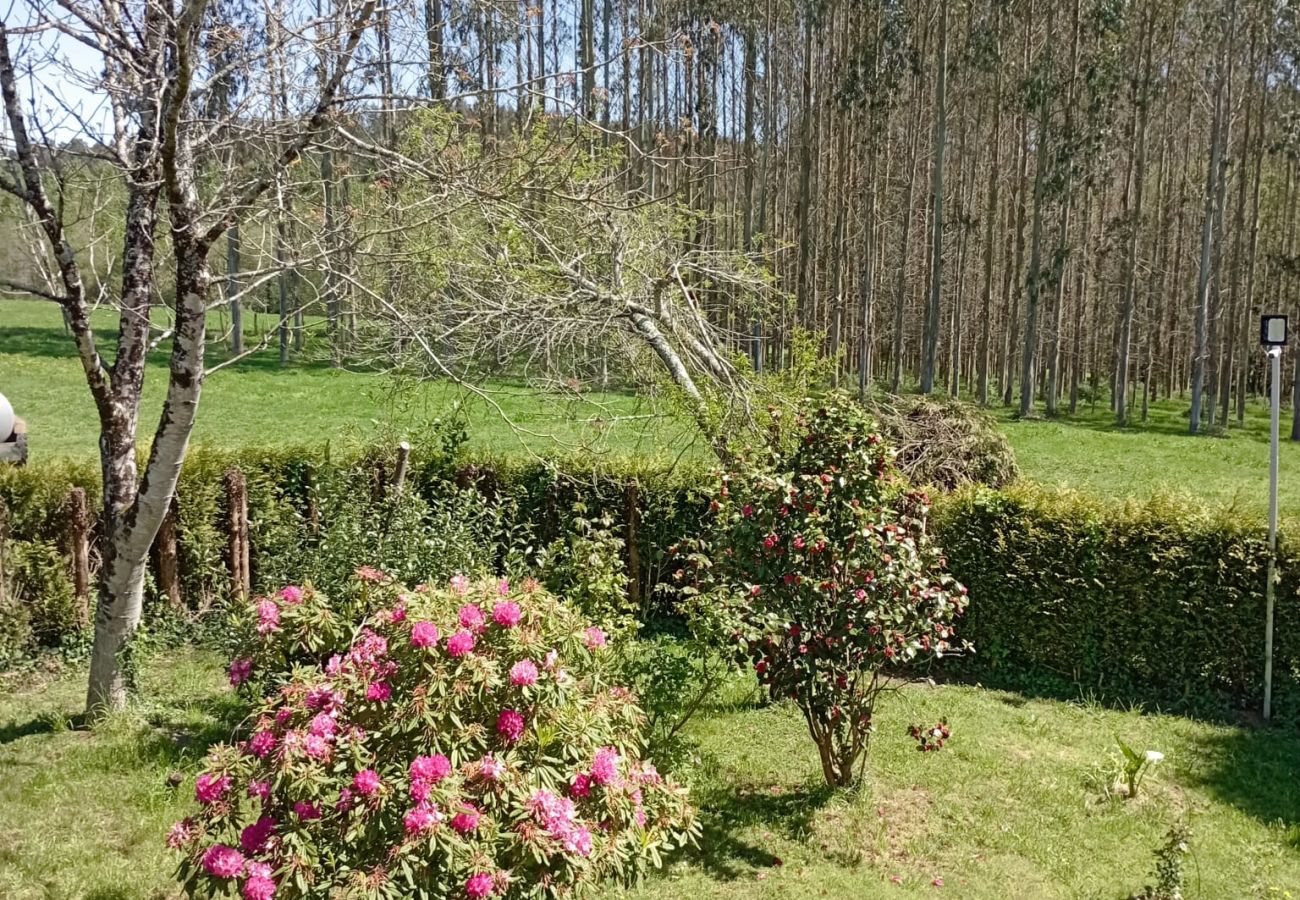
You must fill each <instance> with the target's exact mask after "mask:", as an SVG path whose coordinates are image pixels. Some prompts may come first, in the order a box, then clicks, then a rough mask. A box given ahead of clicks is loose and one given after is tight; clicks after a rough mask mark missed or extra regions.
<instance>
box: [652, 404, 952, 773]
mask: <svg viewBox="0 0 1300 900" xmlns="http://www.w3.org/2000/svg"><path fill="white" fill-rule="evenodd" d="M794 441H795V443H794V445H793V446H792V447H790V448H788V449H785V450H782V449H781V448H779V447H768V448H766V449H764V450H763V451H762V452H760V453H758V454H752V455H748V456H744V457H741V458H740V459H739V462H738V465H736V467H735V468H734V469H733V471H730V472H725V473H722V474H721V475H720V477H719V481H718V486H717V493H716V495H715V498H714V500H713V501H712V503H711V505H710V511H711V515H712V524H711V529H710V535H711V536H710V538H709V540H708V543H707V544H701V545H699V546H694V547H688V548H682V549H683V550H684V552H683V554H682V555H683V556H684V557H685V560H686V562H685V564H684V565H683V567H682V569H681V570H679V571H678V573H677V577H678V579H679V581H680V582H682V583H683V585H684V587H685V589H686V591H687V592H688V594H692V595H696V596H697V597H699V599H701V600H705V601H707V602H708V603H712V604H721V605H724V606H725V607H726V608H729V609H730V610H731V612H732V614H733V616H734V621H733V623H732V627H733V628H734V638H735V640H736V641H737V642H738V644H739V646H740V647H741V648H742V649H743V652H744V655H745V656H746V657H747V658H748V661H749V662H750V663H751V664H752V665H753V667H754V670H755V672H756V673H757V675H758V678H759V680H760V682H761V683H762V684H764V685H765V686H767V688H768V689H769V691H770V693H771V695H772V696H773V698H775V699H787V698H788V699H790V700H793V701H794V702H795V703H796V704H797V705H798V706H799V709H800V710H801V711H802V712H803V714H804V718H805V720H806V721H807V724H808V729H809V732H810V734H811V735H812V737H813V740H814V742H815V743H816V744H817V749H818V752H819V754H820V757H821V763H822V770H823V774H824V775H825V777H826V781H827V782H828V783H829V784H831V785H846V784H850V783H852V782H853V780H854V778H855V773H854V768H855V766H857V765H858V763H859V762H860V761H861V762H863V763H865V759H866V756H865V753H866V748H867V744H868V740H869V738H870V735H871V730H872V717H873V714H874V711H875V704H876V700H877V698H878V696H879V695H880V693H881V691H882V690H883V689H884V687H885V674H886V673H887V672H888V671H889V670H891V669H897V668H898V667H901V666H902V665H904V664H911V663H916V662H919V661H923V660H926V659H929V658H933V657H939V656H943V655H945V654H949V653H955V652H958V651H960V650H963V649H966V645H964V644H961V643H959V642H958V641H957V639H956V638H955V636H954V632H953V620H954V619H955V618H956V617H957V616H959V615H960V614H961V613H962V611H963V610H964V609H965V606H966V589H965V588H964V587H962V586H961V585H960V584H958V583H957V582H956V581H955V580H954V579H953V578H952V577H951V576H950V575H948V574H947V573H946V572H945V571H944V570H945V566H946V561H945V560H944V558H943V556H942V554H941V552H940V550H939V548H938V547H936V546H935V545H934V543H933V542H932V541H931V539H930V536H929V534H928V533H927V531H926V516H927V513H928V501H927V498H926V497H925V495H923V494H919V493H914V492H910V491H908V489H907V487H906V485H905V484H904V483H903V481H902V480H901V478H900V477H899V476H898V473H897V470H896V469H895V467H894V463H893V457H892V454H891V453H890V452H889V450H888V449H887V448H886V447H885V446H884V444H883V442H882V441H881V439H880V437H879V435H877V434H874V433H873V432H872V431H871V430H870V423H869V422H868V420H867V419H866V417H865V415H864V414H863V413H862V412H861V408H860V407H859V406H858V405H857V404H856V403H854V402H853V401H852V400H851V399H849V398H847V397H845V396H843V395H832V396H831V397H829V398H827V399H826V401H825V402H824V403H822V404H821V405H820V406H819V407H817V408H816V409H815V410H814V411H812V412H811V413H809V414H806V415H803V416H801V417H800V419H799V420H798V422H797V423H796V428H795V429H794Z"/></svg>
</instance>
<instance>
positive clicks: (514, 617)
mask: <svg viewBox="0 0 1300 900" xmlns="http://www.w3.org/2000/svg"><path fill="white" fill-rule="evenodd" d="M523 615H524V611H523V610H522V609H520V608H519V604H518V603H515V602H514V601H513V600H502V601H500V602H499V603H497V604H496V605H494V606H493V607H492V621H493V622H496V623H497V624H498V625H500V626H501V627H502V628H514V627H515V626H516V625H518V624H519V620H520V619H522V618H523Z"/></svg>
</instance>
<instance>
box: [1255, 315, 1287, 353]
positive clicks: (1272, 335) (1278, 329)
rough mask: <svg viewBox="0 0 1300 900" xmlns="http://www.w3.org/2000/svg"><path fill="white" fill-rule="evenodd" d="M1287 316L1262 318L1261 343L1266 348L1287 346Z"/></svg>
mask: <svg viewBox="0 0 1300 900" xmlns="http://www.w3.org/2000/svg"><path fill="white" fill-rule="evenodd" d="M1286 338H1287V333H1286V316H1260V317H1259V342H1260V343H1261V344H1263V345H1264V346H1265V347H1285V346H1286Z"/></svg>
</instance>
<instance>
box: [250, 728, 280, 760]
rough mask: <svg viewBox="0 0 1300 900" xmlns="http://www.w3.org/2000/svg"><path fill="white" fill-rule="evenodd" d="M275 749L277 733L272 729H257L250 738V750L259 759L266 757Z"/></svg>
mask: <svg viewBox="0 0 1300 900" xmlns="http://www.w3.org/2000/svg"><path fill="white" fill-rule="evenodd" d="M274 749H275V733H274V732H271V731H257V732H254V733H253V736H252V737H251V738H249V739H248V752H249V753H251V754H253V755H254V756H256V757H257V758H258V759H265V758H266V755H267V754H268V753H270V752H271V751H272V750H274Z"/></svg>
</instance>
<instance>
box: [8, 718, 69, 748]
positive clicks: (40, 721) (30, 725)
mask: <svg viewBox="0 0 1300 900" xmlns="http://www.w3.org/2000/svg"><path fill="white" fill-rule="evenodd" d="M55 727H56V725H55V721H54V719H53V717H51V716H49V715H39V716H36V717H35V718H33V719H28V720H27V721H26V722H5V723H4V724H3V725H0V746H3V745H5V744H11V743H13V742H14V741H17V740H21V739H22V738H25V737H30V736H31V735H33V734H50V733H52V732H53V731H54V730H55Z"/></svg>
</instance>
